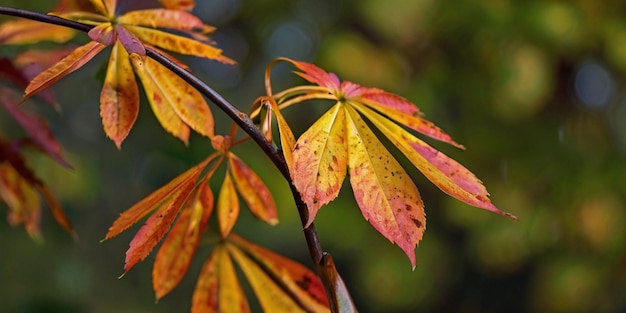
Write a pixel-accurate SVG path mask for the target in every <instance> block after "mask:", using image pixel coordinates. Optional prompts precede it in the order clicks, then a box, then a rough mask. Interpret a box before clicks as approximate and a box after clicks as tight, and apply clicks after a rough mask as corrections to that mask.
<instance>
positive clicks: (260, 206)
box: [228, 153, 278, 225]
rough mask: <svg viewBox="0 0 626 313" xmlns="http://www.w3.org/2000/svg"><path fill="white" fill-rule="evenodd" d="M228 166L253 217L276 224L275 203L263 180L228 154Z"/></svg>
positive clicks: (232, 155) (244, 164)
mask: <svg viewBox="0 0 626 313" xmlns="http://www.w3.org/2000/svg"><path fill="white" fill-rule="evenodd" d="M228 161H229V163H228V166H229V170H230V173H231V174H232V175H233V179H234V181H235V186H237V190H238V191H239V194H240V195H241V197H242V198H243V200H244V201H245V202H246V204H247V205H248V208H250V211H251V212H252V214H254V216H256V217H257V218H259V219H260V220H262V221H264V222H266V223H268V224H270V225H276V224H278V214H277V210H276V203H275V202H274V198H273V197H272V193H271V192H270V190H269V189H268V188H267V186H266V185H265V183H264V182H263V180H262V179H261V178H260V177H259V176H258V175H257V174H256V173H255V172H254V171H253V170H252V169H251V168H250V167H249V166H248V165H246V163H244V162H243V161H242V160H241V159H240V158H238V157H237V156H236V155H234V154H232V153H230V154H229V157H228Z"/></svg>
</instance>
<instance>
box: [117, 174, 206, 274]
mask: <svg viewBox="0 0 626 313" xmlns="http://www.w3.org/2000/svg"><path fill="white" fill-rule="evenodd" d="M197 177H198V175H197V174H196V175H192V176H190V177H188V178H187V179H185V181H183V182H182V183H181V185H180V188H178V189H177V190H176V191H174V192H173V194H172V195H170V196H169V197H168V198H167V199H166V200H165V201H164V202H163V203H161V204H160V207H159V208H158V209H157V211H155V212H154V213H153V214H152V215H151V216H150V217H149V218H148V220H146V223H145V224H144V225H143V226H141V228H140V229H139V231H138V232H137V234H136V235H135V237H133V240H131V242H130V244H129V246H130V248H128V250H127V251H126V260H125V264H124V272H128V271H129V270H130V269H131V268H132V267H133V266H135V264H137V263H138V262H140V261H143V260H144V259H145V258H146V256H148V254H149V253H150V251H152V249H153V248H154V246H155V245H156V244H157V243H158V242H159V241H160V240H161V239H162V238H163V236H165V233H166V232H167V231H168V230H169V228H170V226H171V225H172V222H174V219H175V218H176V215H177V214H178V212H179V211H180V209H181V208H182V206H183V204H184V203H185V201H186V200H187V197H188V196H189V193H190V192H191V191H192V190H193V188H194V185H195V181H196V178H197Z"/></svg>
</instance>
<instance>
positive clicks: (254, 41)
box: [0, 0, 626, 312]
mask: <svg viewBox="0 0 626 313" xmlns="http://www.w3.org/2000/svg"><path fill="white" fill-rule="evenodd" d="M3 5H8V6H20V7H25V8H29V9H36V10H39V11H46V10H48V9H50V7H51V6H52V5H54V4H53V3H50V4H48V3H47V2H46V3H44V2H41V1H34V0H31V1H14V0H5V1H3ZM194 12H195V13H196V14H198V15H199V16H201V17H202V18H203V19H205V21H206V22H208V23H210V24H213V25H216V26H218V27H219V28H218V31H217V33H216V34H215V36H214V39H215V40H216V41H217V42H218V44H219V46H220V47H222V48H223V49H224V50H225V54H226V55H228V56H230V57H232V58H234V59H236V60H237V61H238V62H239V65H238V66H237V67H227V66H224V65H220V64H214V63H207V62H205V61H200V60H198V59H194V58H189V59H185V61H188V62H191V63H190V64H191V68H192V69H193V71H194V72H195V73H196V74H197V75H199V76H200V77H202V78H203V79H204V80H205V81H207V82H209V83H210V84H212V85H213V86H214V87H215V88H216V89H217V90H218V91H220V92H222V93H223V95H224V96H225V97H226V98H227V99H229V100H230V101H231V102H232V103H234V104H236V105H237V106H239V107H240V108H241V109H242V110H247V108H248V107H249V104H251V103H252V101H253V100H254V99H255V98H256V97H257V96H258V95H259V94H261V93H262V92H263V83H262V77H263V71H264V68H265V66H266V64H267V63H268V62H269V60H271V59H272V58H275V57H278V56H286V57H290V58H294V59H299V60H304V61H312V62H315V63H316V64H318V65H319V66H321V67H323V68H326V69H328V70H331V71H334V72H336V73H337V74H338V75H339V76H340V77H341V78H343V79H347V80H352V81H354V82H357V83H360V84H363V85H369V86H377V87H381V88H385V89H387V90H389V91H391V92H395V93H398V94H400V95H403V96H405V97H407V98H409V99H410V100H412V101H413V102H415V103H416V104H418V106H419V107H420V108H421V109H422V110H423V111H424V112H425V113H426V116H427V118H429V119H430V120H432V121H434V122H436V123H437V124H438V125H439V126H441V127H442V128H443V129H445V130H447V131H448V132H449V133H450V134H452V135H453V137H454V138H455V139H456V140H457V141H458V142H460V143H462V144H464V145H465V146H466V147H467V151H455V150H453V149H450V148H448V147H443V146H441V147H440V146H437V148H440V149H443V150H444V151H445V152H446V153H447V154H448V155H450V156H452V157H454V158H455V159H457V160H459V161H460V162H461V163H463V164H464V165H466V166H467V167H468V168H469V169H470V170H472V171H473V172H474V173H476V174H477V176H478V177H480V178H481V179H483V181H484V183H485V184H486V186H487V188H488V189H489V190H490V192H491V194H492V200H493V201H494V203H495V204H496V205H498V207H499V208H501V209H503V210H506V211H508V212H511V213H513V214H515V215H517V216H518V217H519V218H520V221H519V222H513V221H510V220H507V219H504V218H502V217H500V216H496V215H495V214H491V213H488V212H485V211H482V210H479V209H474V208H471V207H469V206H466V205H464V204H461V203H460V202H458V201H456V200H454V199H450V198H448V197H447V196H445V195H444V194H443V193H441V192H440V191H438V190H437V189H436V188H435V187H433V186H432V185H431V184H430V183H427V182H426V181H425V179H423V177H421V176H419V173H417V172H414V173H412V174H414V177H415V179H416V181H417V182H418V184H419V187H420V188H421V190H422V195H423V197H424V202H425V204H426V212H427V215H428V227H427V228H428V229H427V231H426V233H425V236H424V239H423V241H422V243H421V245H420V247H418V249H417V250H416V253H417V258H418V265H417V268H416V269H415V271H413V272H411V269H410V265H409V262H408V261H407V260H406V257H404V256H403V255H402V253H401V251H400V249H398V248H397V247H395V246H393V245H391V244H389V242H387V241H386V240H385V239H383V238H382V237H381V236H380V235H378V234H377V233H376V232H375V231H374V230H373V229H372V228H371V227H370V226H368V225H367V223H366V222H365V221H363V219H362V218H361V216H360V212H359V211H358V208H357V207H356V206H355V205H354V201H353V199H352V196H351V194H350V193H351V191H350V190H349V189H348V188H346V189H344V190H343V191H342V194H343V196H344V197H343V198H341V199H339V200H337V201H335V202H333V203H331V204H330V205H329V206H328V207H325V208H323V209H322V210H321V211H320V214H319V215H318V219H317V221H316V226H317V229H318V232H319V234H320V236H321V240H322V244H323V246H324V247H325V248H326V249H327V250H329V251H330V252H331V253H332V254H333V255H334V258H335V262H336V263H337V266H338V268H339V271H340V273H342V274H343V276H344V278H345V279H346V281H347V284H348V286H349V287H350V288H351V291H352V293H353V297H354V298H355V300H356V302H357V304H358V305H359V308H360V310H361V312H380V311H385V312H409V311H410V312H419V311H426V312H530V311H533V312H624V311H626V300H625V298H624V297H623V295H624V294H626V239H625V238H626V230H625V227H624V225H626V211H625V210H626V205H625V200H626V199H625V198H626V193H625V190H626V166H625V165H624V161H626V92H625V91H626V89H625V87H626V2H623V1H592V0H572V1H522V0H481V1H474V0H458V1H434V0H389V1H379V0H342V1H334V0H318V1H313V0H264V1H241V0H207V1H199V4H198V7H197V8H196V10H195V11H194ZM79 38H81V37H79ZM82 38H84V37H82ZM45 46H46V45H44V47H45ZM48 46H49V45H48ZM22 49H27V47H0V56H3V55H12V54H15V53H17V52H18V51H21V50H22ZM104 62H106V60H101V61H100V64H102V63H104ZM97 63H98V62H92V64H91V66H87V67H86V68H85V69H81V70H80V71H78V72H77V73H76V74H75V75H74V76H73V77H71V78H68V79H65V80H63V81H61V82H60V83H59V84H58V85H57V86H56V88H55V90H56V92H57V94H58V96H59V99H61V107H62V109H63V112H62V113H61V114H58V113H56V112H53V111H51V110H49V109H48V108H47V107H45V106H43V105H40V104H33V103H27V104H26V105H28V106H29V107H32V108H34V109H37V110H39V111H41V113H42V114H44V115H45V116H47V117H48V118H49V121H50V124H51V126H52V128H53V131H55V133H56V134H58V136H59V139H60V141H61V142H62V143H63V144H64V146H65V147H66V152H67V156H68V159H70V160H71V161H73V162H72V164H73V165H74V167H75V170H74V171H73V172H71V173H68V172H67V171H65V170H63V169H60V168H56V167H55V166H56V165H54V164H51V162H48V160H45V161H44V160H40V161H37V159H33V160H32V161H31V162H34V163H36V165H34V166H33V167H36V170H38V171H41V173H42V174H41V176H45V180H46V182H47V183H48V184H49V185H51V186H52V187H53V188H54V190H55V191H56V192H57V194H58V195H59V197H60V198H61V199H62V201H63V202H64V206H65V207H66V208H67V209H68V211H69V214H70V215H71V216H70V217H71V218H72V219H73V221H74V224H75V225H76V228H77V231H78V233H79V235H80V236H81V239H80V242H79V243H76V244H74V243H72V242H71V240H70V239H69V238H68V237H67V236H66V235H65V234H64V233H63V232H62V231H61V230H60V229H59V228H58V227H56V226H55V225H53V224H52V222H51V219H50V218H45V220H46V222H45V223H44V234H45V236H46V243H45V244H44V245H37V244H35V243H33V242H32V241H31V240H30V239H29V238H28V236H27V235H26V234H25V233H24V232H22V231H21V230H20V229H11V228H9V227H8V225H7V224H6V223H0V247H1V249H2V257H1V259H0V277H2V279H1V280H0V282H1V283H0V303H2V307H1V308H0V311H2V312H57V311H58V312H148V311H149V312H180V311H185V310H186V309H183V308H188V307H189V306H190V295H191V290H192V288H193V286H194V281H193V277H194V276H195V274H193V275H191V274H190V275H189V276H190V277H192V278H188V279H186V280H185V281H183V283H182V286H181V287H180V288H178V289H177V290H175V291H174V292H173V293H172V294H171V295H169V296H168V297H166V298H165V299H163V300H161V301H160V303H159V304H158V305H153V304H152V302H153V300H152V299H154V298H153V295H152V292H151V289H150V286H151V284H150V282H149V277H150V271H151V268H150V265H149V264H151V263H152V262H150V261H147V262H144V263H142V264H140V265H139V266H138V267H137V268H136V269H134V270H133V271H131V272H130V273H128V274H127V275H126V276H125V277H124V278H123V279H122V280H117V279H116V277H117V276H118V275H119V274H120V273H121V272H122V265H123V255H124V254H123V253H124V251H125V249H126V247H125V243H126V242H128V239H129V238H118V239H115V240H112V241H110V242H106V243H104V244H98V243H97V242H98V240H99V239H101V238H102V237H103V235H104V233H105V231H106V229H107V227H108V226H109V225H110V223H111V222H112V221H113V220H114V219H115V217H117V215H118V214H119V212H121V211H123V210H124V209H126V208H128V207H129V206H130V205H131V204H132V203H134V202H135V201H137V200H139V199H141V198H142V197H143V196H145V195H146V194H148V193H149V192H150V191H151V190H153V189H155V188H156V187H158V186H160V185H161V184H163V183H164V182H166V181H168V180H169V179H171V178H172V177H174V176H175V175H176V174H178V173H180V172H182V171H183V170H184V169H185V168H187V167H189V166H191V165H192V164H195V163H196V162H198V161H199V160H200V159H201V158H202V157H203V156H205V155H206V154H207V153H208V152H209V151H210V145H209V142H208V141H206V140H204V139H201V138H199V137H197V136H196V137H192V139H191V142H190V145H189V147H188V148H187V147H184V145H183V144H181V143H180V142H178V141H176V140H175V139H174V138H172V137H171V136H169V135H168V134H166V133H165V132H164V131H163V130H162V129H160V128H159V127H158V125H157V122H156V120H155V119H154V117H153V116H152V115H151V113H148V111H149V110H147V107H146V106H143V104H145V103H146V102H145V101H144V102H143V104H142V109H141V111H142V113H141V114H140V118H139V121H138V124H137V126H136V127H135V128H134V129H133V131H132V132H131V134H130V136H129V137H128V139H127V141H126V142H125V145H124V149H123V150H122V151H121V152H118V151H117V150H116V149H115V145H114V144H113V143H112V142H111V141H109V140H108V139H106V138H105V136H104V133H103V131H102V128H101V126H100V121H99V114H98V94H99V92H100V91H99V87H98V86H99V83H98V81H97V80H96V78H95V73H97V71H98V65H95V64H97ZM274 77H275V78H276V81H277V82H279V84H284V85H287V84H291V83H293V81H292V80H291V79H292V77H293V75H291V74H289V73H288V71H287V70H283V71H281V70H280V67H279V68H278V69H277V70H276V71H275V75H273V78H274ZM319 112H321V109H320V110H319V111H317V110H315V109H311V111H307V112H303V111H295V110H293V111H292V110H287V111H286V112H285V114H286V116H287V117H288V119H290V120H291V121H293V122H294V123H295V124H294V125H298V124H303V125H306V123H310V122H311V118H312V117H311V115H312V114H314V113H315V114H317V113H319ZM216 121H217V123H218V124H220V127H221V131H222V132H225V131H227V129H228V127H229V126H230V125H229V123H227V120H226V118H225V117H224V116H223V115H220V114H219V113H216ZM0 125H2V127H1V132H2V133H3V134H16V133H17V132H18V130H17V126H16V125H14V124H12V123H11V121H8V120H7V119H6V117H3V116H0ZM296 128H297V127H296ZM244 149H248V150H246V151H245V152H244V151H240V152H238V153H240V154H242V155H244V153H245V154H246V155H248V156H249V160H247V161H246V162H248V163H249V164H250V165H251V166H253V167H256V168H258V169H259V173H260V175H261V176H263V177H265V178H266V179H267V182H268V185H270V188H271V189H272V190H273V191H274V192H275V193H276V200H277V204H278V206H279V209H281V211H280V218H281V224H280V225H279V226H277V227H275V228H271V227H268V226H265V225H262V224H261V223H258V222H256V221H254V219H253V218H252V217H251V216H243V217H242V218H243V219H244V220H243V221H240V223H239V224H238V225H237V226H236V230H237V231H238V232H240V233H242V234H244V235H247V236H248V237H252V236H254V238H255V241H256V242H257V243H259V244H263V245H266V246H268V247H271V248H272V249H273V250H276V251H280V252H282V253H284V254H286V255H288V256H290V257H293V258H296V259H298V260H301V261H302V262H303V263H304V264H310V261H308V254H307V251H306V248H305V243H304V238H303V236H301V235H298V234H299V233H300V225H299V220H298V216H297V212H296V210H295V207H294V205H293V201H292V200H291V198H290V195H289V193H288V192H287V189H286V184H285V182H284V181H283V180H282V179H281V178H280V175H278V174H277V172H276V171H275V170H274V169H273V168H272V167H271V166H270V163H269V161H268V160H267V159H266V158H265V157H264V156H263V155H262V153H261V152H260V150H259V149H257V148H255V147H254V146H253V145H252V144H249V145H248V146H247V147H246V148H242V150H244ZM44 172H45V173H44ZM44 174H45V175H44ZM126 235H129V234H126ZM201 250H202V249H201ZM206 252H207V251H205V253H204V254H203V253H202V251H200V255H199V256H198V257H197V260H196V264H195V265H194V266H195V267H194V266H192V268H191V273H197V271H198V270H199V266H200V264H201V262H202V261H203V260H202V257H203V256H206V254H207V253H206Z"/></svg>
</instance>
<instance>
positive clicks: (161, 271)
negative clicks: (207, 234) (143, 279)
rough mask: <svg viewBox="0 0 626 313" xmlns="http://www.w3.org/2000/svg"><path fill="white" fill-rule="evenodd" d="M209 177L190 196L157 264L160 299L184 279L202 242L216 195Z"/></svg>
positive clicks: (155, 284) (154, 275) (155, 277)
mask: <svg viewBox="0 0 626 313" xmlns="http://www.w3.org/2000/svg"><path fill="white" fill-rule="evenodd" d="M207 181H208V176H205V178H204V179H203V180H202V181H201V182H200V183H199V184H198V187H197V188H196V189H194V191H193V192H192V193H191V195H189V198H190V200H189V201H188V202H187V204H185V207H184V208H183V209H182V211H181V213H180V216H179V217H178V219H177V220H176V222H175V223H174V225H173V226H172V229H171V230H170V232H169V234H168V235H167V238H166V239H165V240H164V241H163V244H162V245H161V248H159V252H158V253H157V255H156V258H155V260H154V267H153V269H152V286H153V289H154V292H155V294H156V298H157V299H160V298H162V297H163V296H165V295H166V294H168V293H169V292H170V291H171V290H172V289H174V288H175V287H176V286H177V285H178V284H179V283H180V281H181V280H182V279H183V277H184V275H185V273H186V272H187V269H188V268H189V265H190V264H191V260H192V258H193V256H194V254H195V251H196V249H197V247H198V244H199V242H200V238H201V237H200V235H201V234H202V232H203V231H204V229H205V228H206V226H207V222H208V220H209V217H210V216H211V213H212V212H213V193H212V192H211V188H210V187H209V185H208V183H207Z"/></svg>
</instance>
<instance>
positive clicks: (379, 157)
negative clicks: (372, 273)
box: [346, 107, 426, 268]
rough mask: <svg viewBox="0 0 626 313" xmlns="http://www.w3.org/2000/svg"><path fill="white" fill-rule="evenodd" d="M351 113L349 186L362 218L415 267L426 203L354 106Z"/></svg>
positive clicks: (424, 222) (349, 123) (349, 124)
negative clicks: (395, 245)
mask: <svg viewBox="0 0 626 313" xmlns="http://www.w3.org/2000/svg"><path fill="white" fill-rule="evenodd" d="M346 110H347V111H348V112H347V113H348V115H347V116H348V117H347V120H348V123H347V124H348V125H347V130H348V147H349V149H348V153H349V155H350V158H349V161H348V167H349V171H350V184H351V185H352V189H353V192H354V197H355V198H356V201H357V203H358V205H359V208H360V209H361V212H362V213H363V217H365V219H366V220H368V221H369V222H370V224H372V226H374V228H376V230H378V231H379V232H380V233H381V234H382V235H383V236H385V237H386V238H387V239H389V240H390V241H391V242H393V243H395V244H397V245H398V246H399V247H400V248H401V249H402V250H403V251H404V252H405V253H406V255H407V256H408V257H409V260H410V261H411V264H412V265H413V267H414V268H415V262H416V260H415V251H414V249H415V247H416V246H417V244H418V242H419V241H420V240H421V239H422V234H423V232H424V229H425V226H426V218H425V216H424V204H423V202H422V200H421V197H420V195H419V192H418V191H417V187H415V184H414V183H413V181H411V177H409V175H408V174H407V173H406V172H405V171H404V169H403V168H402V166H401V165H400V164H399V163H398V161H396V159H395V158H394V157H393V156H392V155H391V154H390V153H389V151H387V149H385V147H384V146H383V145H382V143H380V141H378V139H377V138H376V136H375V135H374V133H372V131H371V130H370V129H369V127H368V126H367V124H365V122H364V121H363V120H362V119H361V117H360V116H359V114H358V113H357V112H356V111H354V109H353V108H351V107H346Z"/></svg>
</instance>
